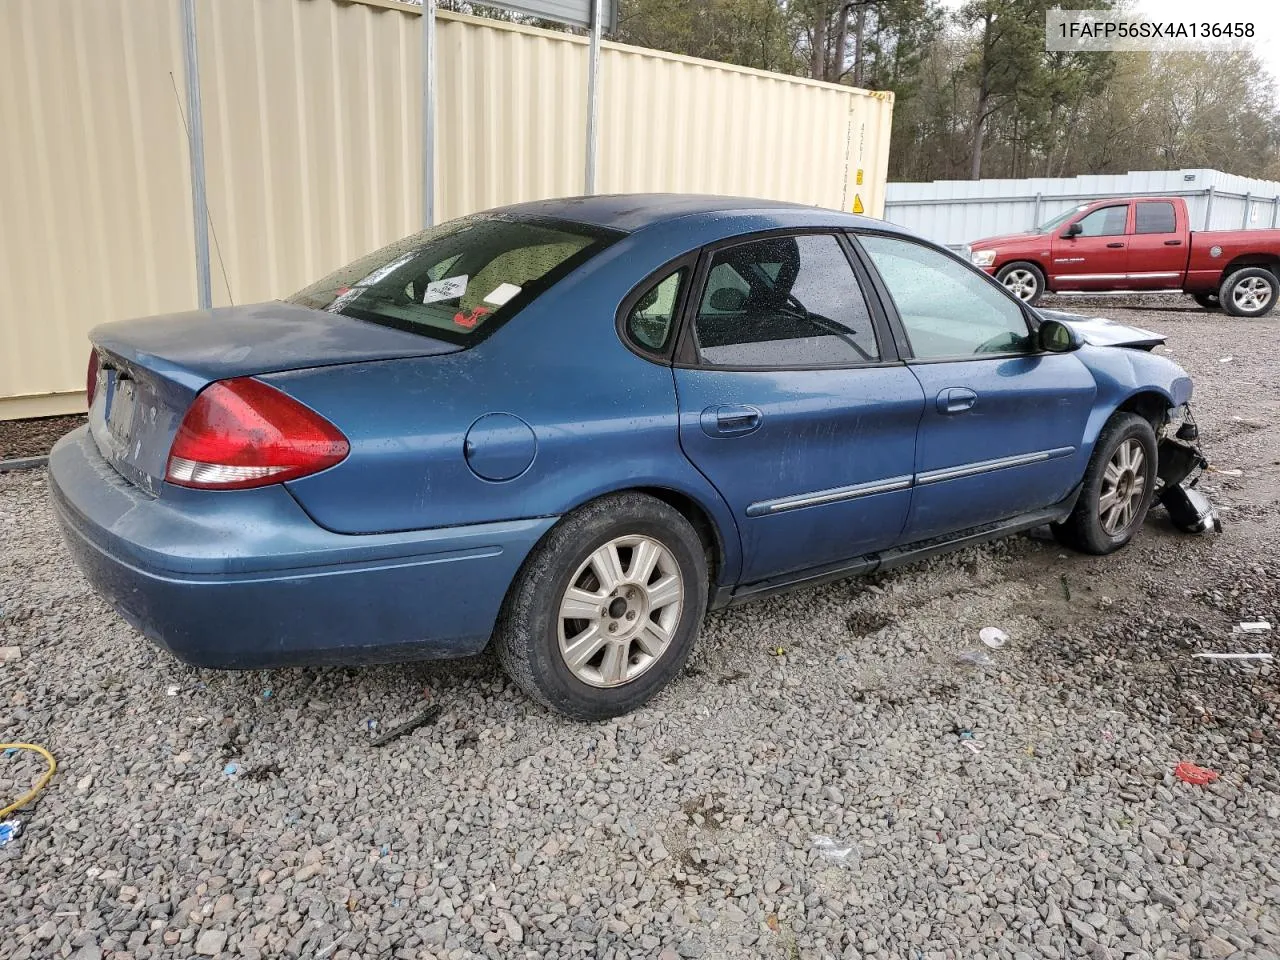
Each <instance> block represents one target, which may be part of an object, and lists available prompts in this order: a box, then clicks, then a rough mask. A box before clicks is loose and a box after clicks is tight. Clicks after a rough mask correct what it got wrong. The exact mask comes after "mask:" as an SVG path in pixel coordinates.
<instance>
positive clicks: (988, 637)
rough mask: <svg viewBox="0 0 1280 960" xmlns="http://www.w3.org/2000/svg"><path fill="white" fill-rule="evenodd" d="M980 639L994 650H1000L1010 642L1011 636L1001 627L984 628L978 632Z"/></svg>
mask: <svg viewBox="0 0 1280 960" xmlns="http://www.w3.org/2000/svg"><path fill="white" fill-rule="evenodd" d="M978 637H979V638H980V639H981V640H982V642H983V643H985V644H986V645H987V646H988V647H990V648H991V649H992V650H999V649H1000V648H1001V647H1003V646H1004V645H1005V644H1006V643H1008V642H1009V635H1008V634H1007V633H1005V632H1004V631H1003V630H1001V629H1000V628H999V627H983V628H982V629H981V630H979V631H978Z"/></svg>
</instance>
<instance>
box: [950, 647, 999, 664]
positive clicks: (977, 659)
mask: <svg viewBox="0 0 1280 960" xmlns="http://www.w3.org/2000/svg"><path fill="white" fill-rule="evenodd" d="M956 659H957V660H958V661H959V662H960V663H963V664H965V665H966V666H970V667H989V666H991V664H993V663H995V661H994V660H992V659H991V655H990V654H988V653H987V651H985V650H966V651H965V652H964V653H962V654H960V655H959V656H958V657H956Z"/></svg>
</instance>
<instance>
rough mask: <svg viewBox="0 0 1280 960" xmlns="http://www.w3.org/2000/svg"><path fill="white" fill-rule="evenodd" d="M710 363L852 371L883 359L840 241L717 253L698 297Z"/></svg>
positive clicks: (772, 243) (768, 244)
mask: <svg viewBox="0 0 1280 960" xmlns="http://www.w3.org/2000/svg"><path fill="white" fill-rule="evenodd" d="M693 332H694V338H695V341H696V344H697V349H698V356H699V357H700V358H701V360H702V362H703V363H708V364H714V365H717V366H733V367H789V366H850V365H856V364H863V363H873V362H875V361H877V360H879V359H880V348H879V345H878V344H877V342H876V335H875V330H874V329H873V327H872V323H871V314H870V311H869V310H868V309H867V302H866V299H865V298H864V297H863V295H862V289H861V288H860V287H859V286H858V281H857V278H856V277H855V275H854V273H853V268H852V267H851V266H850V265H849V260H848V258H847V257H846V256H845V254H844V250H843V249H842V248H841V246H840V244H839V242H838V241H837V240H836V238H835V237H833V236H830V235H826V234H805V235H801V236H790V237H770V238H768V239H766V240H756V241H752V242H750V243H743V244H739V245H737V246H733V247H728V248H726V249H723V250H719V251H717V252H716V254H715V256H714V258H713V259H712V262H711V268H710V270H709V271H708V274H707V283H706V287H705V288H704V289H703V291H702V294H701V296H700V297H699V298H698V312H697V316H696V317H695V318H694V331H693Z"/></svg>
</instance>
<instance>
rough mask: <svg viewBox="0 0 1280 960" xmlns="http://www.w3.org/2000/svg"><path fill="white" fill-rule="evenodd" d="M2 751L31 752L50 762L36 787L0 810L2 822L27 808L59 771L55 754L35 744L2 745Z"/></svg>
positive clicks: (0, 745)
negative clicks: (15, 812)
mask: <svg viewBox="0 0 1280 960" xmlns="http://www.w3.org/2000/svg"><path fill="white" fill-rule="evenodd" d="M0 750H30V751H32V752H33V753H38V754H40V756H42V757H44V758H45V759H46V760H47V761H49V769H48V770H46V771H45V772H44V773H43V774H42V775H41V777H40V779H39V780H37V781H36V785H35V786H34V787H32V788H31V789H30V790H29V791H27V792H26V793H24V794H23V795H22V796H21V797H19V798H18V799H17V800H16V801H15V802H14V803H11V804H9V805H8V806H7V807H5V808H4V809H3V810H0V820H3V819H4V818H5V817H7V816H8V815H9V814H11V813H13V811H15V810H19V809H21V808H22V807H25V806H26V805H27V804H28V803H30V802H31V801H32V800H34V799H35V798H36V795H37V794H38V793H39V792H40V791H41V790H43V789H44V788H45V787H47V786H48V785H49V781H50V780H52V779H53V775H54V774H55V773H56V772H57V770H58V761H57V760H55V759H53V754H52V753H50V752H49V751H48V750H46V749H45V748H44V747H40V746H37V745H36V744H34V743H0Z"/></svg>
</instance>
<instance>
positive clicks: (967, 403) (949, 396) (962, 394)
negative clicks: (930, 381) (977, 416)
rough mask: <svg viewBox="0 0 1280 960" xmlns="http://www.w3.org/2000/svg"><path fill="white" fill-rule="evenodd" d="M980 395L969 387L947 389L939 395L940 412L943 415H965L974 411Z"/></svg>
mask: <svg viewBox="0 0 1280 960" xmlns="http://www.w3.org/2000/svg"><path fill="white" fill-rule="evenodd" d="M977 402H978V395H977V394H976V393H974V392H973V391H972V390H970V389H969V388H968V387H947V388H946V389H945V390H943V391H942V392H941V393H939V394H938V412H939V413H941V414H944V415H946V414H952V413H964V411H966V410H971V409H973V405H974V404H975V403H977Z"/></svg>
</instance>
